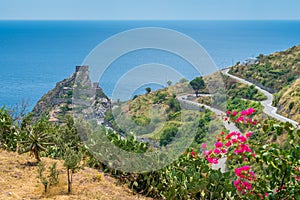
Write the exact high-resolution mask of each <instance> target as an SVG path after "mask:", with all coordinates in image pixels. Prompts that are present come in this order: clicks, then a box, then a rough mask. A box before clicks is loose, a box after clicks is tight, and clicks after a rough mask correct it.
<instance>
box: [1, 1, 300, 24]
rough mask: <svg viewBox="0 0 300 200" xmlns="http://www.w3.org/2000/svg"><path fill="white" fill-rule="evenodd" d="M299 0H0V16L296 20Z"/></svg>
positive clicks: (17, 17)
mask: <svg viewBox="0 0 300 200" xmlns="http://www.w3.org/2000/svg"><path fill="white" fill-rule="evenodd" d="M299 9H300V1H299V0H0V20H300V12H299Z"/></svg>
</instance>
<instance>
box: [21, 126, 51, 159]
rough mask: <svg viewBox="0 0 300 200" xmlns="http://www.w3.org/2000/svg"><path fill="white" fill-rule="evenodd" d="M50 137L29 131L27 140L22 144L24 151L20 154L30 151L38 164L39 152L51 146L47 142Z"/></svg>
mask: <svg viewBox="0 0 300 200" xmlns="http://www.w3.org/2000/svg"><path fill="white" fill-rule="evenodd" d="M50 137H51V136H50V135H49V134H48V133H41V132H39V131H36V130H34V129H30V130H29V134H28V139H27V140H26V141H23V142H22V143H23V144H24V146H25V150H24V151H22V152H21V153H26V152H29V151H30V152H31V153H33V154H34V157H35V158H36V160H37V161H38V162H39V161H41V159H40V152H41V151H45V150H46V147H47V146H49V145H52V144H53V143H51V142H49V141H50Z"/></svg>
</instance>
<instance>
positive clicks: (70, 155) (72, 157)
mask: <svg viewBox="0 0 300 200" xmlns="http://www.w3.org/2000/svg"><path fill="white" fill-rule="evenodd" d="M81 159H82V155H81V153H79V152H76V151H74V150H73V149H71V148H67V149H66V152H65V156H64V160H65V162H64V166H65V167H66V169H67V175H68V193H70V192H71V189H72V182H73V179H72V178H73V174H74V173H76V172H77V171H78V170H79V169H80V165H79V163H80V161H81Z"/></svg>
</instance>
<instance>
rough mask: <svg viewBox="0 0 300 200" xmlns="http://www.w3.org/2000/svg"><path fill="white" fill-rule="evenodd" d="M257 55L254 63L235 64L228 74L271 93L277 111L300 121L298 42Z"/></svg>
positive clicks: (299, 55) (299, 49) (299, 51)
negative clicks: (283, 48) (273, 51)
mask: <svg viewBox="0 0 300 200" xmlns="http://www.w3.org/2000/svg"><path fill="white" fill-rule="evenodd" d="M257 58H258V61H257V63H251V64H249V63H238V64H237V65H235V66H233V67H232V68H231V70H230V71H229V73H230V74H233V75H235V76H238V77H241V78H244V79H245V80H248V81H250V82H252V83H255V84H256V85H258V86H259V87H261V88H263V89H265V90H267V91H269V92H271V93H273V95H274V100H273V105H274V106H276V107H277V108H278V113H280V114H282V115H284V116H286V117H289V118H291V119H293V120H295V121H298V122H299V118H300V112H299V92H297V91H298V90H299V82H300V45H299V46H294V47H292V48H290V49H288V50H286V51H282V52H276V53H273V54H270V55H267V56H265V55H259V56H258V57H257Z"/></svg>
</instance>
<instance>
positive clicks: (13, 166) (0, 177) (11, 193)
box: [0, 149, 150, 200]
mask: <svg viewBox="0 0 300 200" xmlns="http://www.w3.org/2000/svg"><path fill="white" fill-rule="evenodd" d="M32 159H33V158H31V157H30V156H29V155H28V154H27V155H24V154H23V155H19V154H17V153H14V152H7V151H4V150H1V149H0V185H1V187H0V199H128V200H130V199H150V198H145V197H142V196H138V195H133V194H132V193H131V192H130V190H129V189H128V188H126V187H124V186H118V183H117V180H116V179H114V178H112V177H110V176H105V175H104V174H103V173H102V172H98V171H97V170H95V169H91V168H87V167H86V168H85V169H83V170H80V171H79V172H78V173H76V174H74V176H73V191H72V193H71V194H70V195H68V194H67V174H66V170H65V169H64V167H63V163H62V161H60V160H53V159H50V158H42V161H43V162H45V163H46V166H49V165H50V164H52V163H54V162H57V167H58V171H59V184H58V185H57V186H53V187H51V188H50V190H49V191H48V193H46V194H45V193H44V190H43V185H42V184H41V183H40V180H39V179H38V178H37V176H38V166H35V165H34V164H33V163H32V162H28V161H33V160H32Z"/></svg>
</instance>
